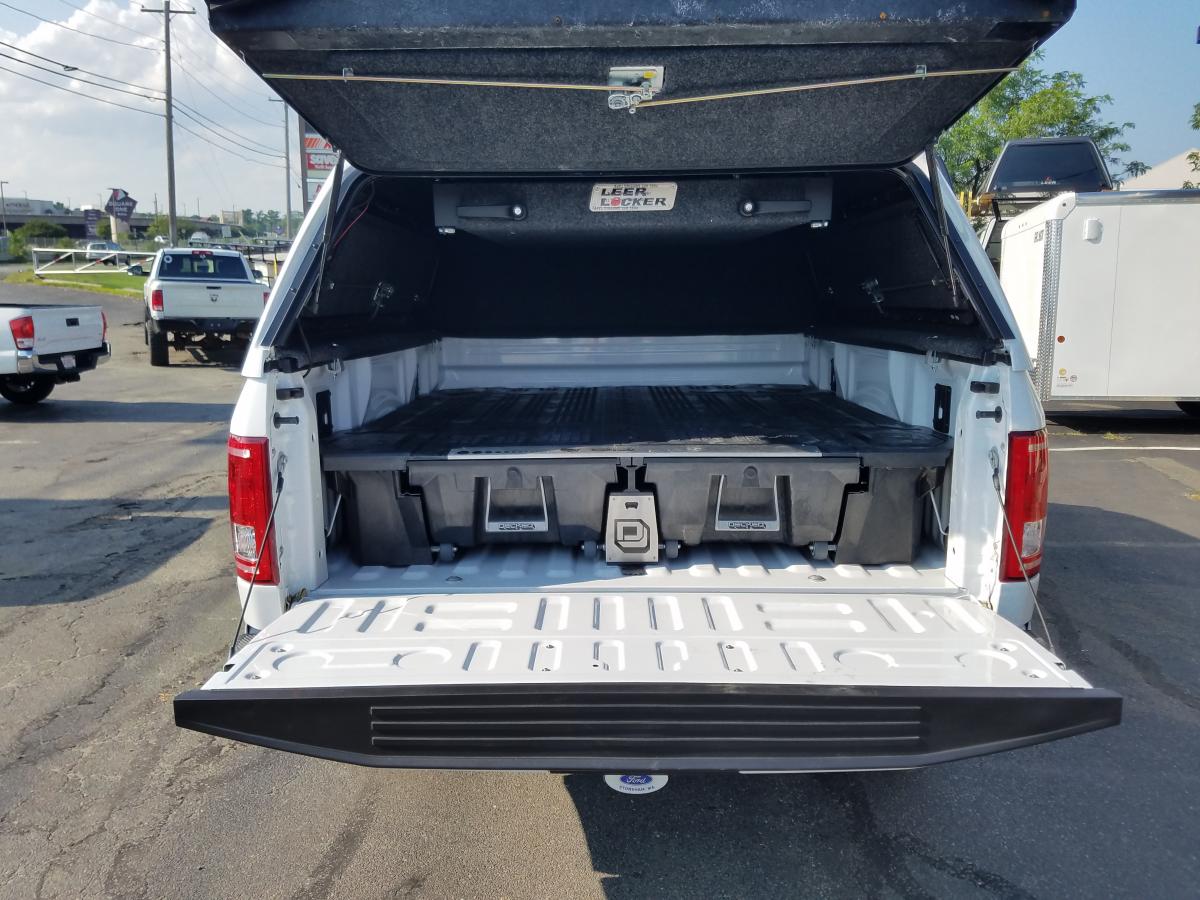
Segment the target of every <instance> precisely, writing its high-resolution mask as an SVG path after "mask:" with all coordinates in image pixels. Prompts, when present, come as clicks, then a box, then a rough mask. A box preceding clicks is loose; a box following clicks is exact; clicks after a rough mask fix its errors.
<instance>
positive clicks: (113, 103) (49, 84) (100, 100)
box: [0, 66, 162, 119]
mask: <svg viewBox="0 0 1200 900" xmlns="http://www.w3.org/2000/svg"><path fill="white" fill-rule="evenodd" d="M0 72H8V73H9V74H10V75H16V76H17V77H18V78H27V79H28V80H30V81H36V82H37V83H38V84H44V85H46V87H52V88H57V89H58V90H60V91H66V92H67V93H68V94H75V95H76V96H77V97H84V98H86V99H88V100H95V101H96V102H97V103H107V104H108V105H109V106H119V107H120V108H121V109H128V110H132V111H133V112H138V113H144V114H145V115H147V116H157V117H158V118H160V119H161V118H162V113H157V112H153V111H151V110H149V109H138V108H137V107H136V106H126V105H125V104H124V103H117V102H116V101H115V100H105V99H104V98H103V97H93V96H92V95H91V94H85V93H83V92H82V91H76V90H72V89H71V88H69V87H64V86H63V85H61V84H55V83H54V82H52V81H42V79H40V78H34V77H33V76H32V75H26V74H25V73H24V72H17V71H14V70H13V69H10V68H8V67H6V66H0Z"/></svg>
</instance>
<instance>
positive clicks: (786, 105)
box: [208, 0, 1075, 173]
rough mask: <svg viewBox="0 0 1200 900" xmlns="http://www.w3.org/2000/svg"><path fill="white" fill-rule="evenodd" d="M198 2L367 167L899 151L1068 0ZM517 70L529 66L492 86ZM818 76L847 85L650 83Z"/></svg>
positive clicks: (506, 167) (676, 168) (564, 165)
mask: <svg viewBox="0 0 1200 900" xmlns="http://www.w3.org/2000/svg"><path fill="white" fill-rule="evenodd" d="M208 2H209V9H210V16H209V19H210V23H211V27H212V30H213V32H214V33H215V34H216V35H217V36H218V37H220V38H221V39H222V40H223V41H225V42H226V43H227V44H228V45H229V46H230V47H232V48H233V49H234V50H235V51H236V52H237V53H238V54H239V55H240V56H242V57H244V59H245V60H246V62H247V63H248V64H249V65H250V66H251V67H252V68H253V69H254V70H255V71H257V72H258V73H260V74H261V75H263V77H264V78H265V79H266V80H267V82H268V83H269V84H270V85H271V86H272V87H273V88H274V89H275V90H277V91H278V92H279V93H280V95H282V96H283V98H284V99H286V100H287V101H288V102H289V103H290V104H291V105H292V106H294V107H295V108H296V109H297V110H298V111H299V112H300V114H301V115H302V116H303V117H304V118H305V119H307V120H308V121H309V122H310V123H312V124H313V125H314V126H315V127H316V128H317V129H318V130H319V131H320V132H321V133H322V134H324V135H325V136H326V137H327V138H329V139H330V140H331V141H332V142H333V143H334V144H335V145H337V146H338V147H340V148H341V149H343V150H344V151H345V153H346V155H347V157H348V158H349V159H350V161H351V162H353V163H354V164H355V165H356V166H358V167H359V168H362V169H365V170H368V171H372V172H376V173H443V172H445V173H449V172H458V173H475V172H491V173H548V172H614V173H615V172H653V171H670V172H684V171H697V170H709V171H711V170H752V169H778V168H805V167H807V168H822V167H845V166H854V165H876V166H878V165H897V164H900V163H903V162H906V161H908V160H910V159H912V158H913V156H915V155H916V154H917V153H918V152H920V150H921V149H922V148H923V147H925V146H926V145H927V144H928V143H930V142H931V141H933V140H934V139H936V138H937V136H938V135H939V134H940V133H941V132H942V130H943V129H945V128H946V127H948V126H949V125H950V124H951V123H953V122H954V121H955V120H956V119H957V118H958V117H959V116H961V115H962V114H963V113H964V112H966V110H968V109H969V108H970V107H971V106H972V105H973V104H974V103H975V101H976V100H978V99H979V98H980V97H981V96H982V95H983V94H984V93H986V92H987V91H988V90H989V89H990V88H991V87H992V86H993V85H995V84H996V83H997V81H999V80H1000V78H1002V77H1003V74H1004V70H1006V69H1008V68H1011V67H1015V66H1017V65H1019V64H1020V63H1021V61H1022V60H1024V59H1025V58H1026V57H1027V56H1028V55H1029V54H1030V53H1031V52H1032V51H1033V50H1034V49H1035V48H1036V47H1037V46H1038V45H1040V44H1041V43H1042V42H1043V41H1044V40H1045V39H1046V38H1047V37H1049V36H1050V35H1051V34H1053V33H1054V32H1055V31H1056V30H1057V29H1058V28H1059V27H1061V26H1062V25H1063V24H1064V23H1065V22H1066V21H1067V20H1068V19H1069V18H1070V16H1071V14H1072V12H1073V11H1074V8H1075V3H1074V0H1069V2H1064V0H1041V2H1032V0H972V2H971V3H956V4H951V3H946V2H944V0H902V2H898V3H893V4H889V5H887V6H886V7H884V6H881V5H879V4H875V3H866V2H859V0H782V2H778V3H744V2H741V0H711V2H704V3H674V2H665V0H615V2H608V3H595V2H591V0H554V2H549V0H530V2H524V3H513V2H511V0H475V2H471V3H444V2H428V0H354V2H346V3H329V2H326V0H270V2H262V0H208ZM655 67H660V68H659V69H656V68H655ZM622 68H625V69H628V70H629V71H628V72H625V73H624V74H623V73H622V71H621V70H622ZM639 72H640V73H643V74H638V73H639ZM970 72H973V73H974V74H966V73H970ZM630 73H632V74H630ZM647 73H653V74H654V77H653V78H651V79H650V81H651V83H652V88H653V94H654V96H653V98H652V99H651V102H643V103H642V105H641V106H640V107H639V109H638V112H637V114H636V115H629V113H628V110H627V109H626V108H625V105H624V104H623V103H622V101H621V100H620V99H616V100H614V99H613V94H621V93H622V92H623V91H628V90H630V89H631V88H633V89H636V87H637V85H638V84H639V82H640V80H642V79H643V77H644V75H645V74H647ZM894 78H895V79H900V80H890V79H894ZM378 79H393V80H391V81H387V80H378ZM623 79H624V80H623ZM881 79H883V80H881ZM864 80H865V81H864ZM438 82H443V83H438ZM445 82H456V83H445ZM462 82H488V83H490V86H481V85H478V84H476V85H474V86H472V85H468V84H464V83H462ZM514 82H519V83H522V84H524V85H525V86H524V87H513V86H503V85H511V84H512V83H514ZM830 82H838V83H840V86H837V87H822V88H819V89H816V90H805V91H801V92H784V93H767V94H757V95H752V96H739V97H735V98H731V99H724V100H713V101H707V102H689V103H683V104H679V105H662V104H661V103H660V101H668V102H670V101H675V100H678V99H683V98H695V97H704V96H708V95H712V94H724V93H729V92H734V93H738V92H746V91H755V90H760V89H768V90H770V89H775V88H780V87H795V86H801V85H825V84H828V83H830ZM846 82H850V83H849V84H847V83H846ZM853 82H862V83H853ZM497 84H499V85H501V86H497ZM530 85H532V86H530ZM538 85H556V86H557V87H554V88H553V89H545V88H542V87H538ZM564 86H565V87H564Z"/></svg>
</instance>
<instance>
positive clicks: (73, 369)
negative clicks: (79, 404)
mask: <svg viewBox="0 0 1200 900" xmlns="http://www.w3.org/2000/svg"><path fill="white" fill-rule="evenodd" d="M0 321H2V322H4V326H3V327H0V396H3V397H4V398H5V399H6V400H9V401H11V402H13V403H21V404H31V403H38V402H40V401H42V400H45V399H46V398H47V397H48V396H50V392H51V391H52V390H54V386H55V385H56V384H62V383H64V382H67V381H78V380H79V376H80V373H82V372H87V371H89V370H91V369H94V368H96V366H97V365H99V364H100V363H102V362H104V361H105V360H107V359H108V356H109V349H108V341H107V337H108V321H107V319H106V318H105V316H104V311H103V310H102V309H101V308H100V307H98V306H53V305H39V304H26V305H22V306H0Z"/></svg>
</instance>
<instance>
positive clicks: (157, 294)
mask: <svg viewBox="0 0 1200 900" xmlns="http://www.w3.org/2000/svg"><path fill="white" fill-rule="evenodd" d="M150 308H151V309H152V310H154V311H155V312H162V311H163V292H162V288H159V289H158V290H156V291H151V292H150Z"/></svg>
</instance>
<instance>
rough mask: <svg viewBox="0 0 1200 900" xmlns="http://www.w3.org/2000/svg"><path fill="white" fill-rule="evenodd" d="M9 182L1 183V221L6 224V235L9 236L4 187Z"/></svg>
mask: <svg viewBox="0 0 1200 900" xmlns="http://www.w3.org/2000/svg"><path fill="white" fill-rule="evenodd" d="M6 184H8V182H7V181H0V221H3V223H4V234H5V235H7V234H8V204H7V203H5V202H4V186H5V185H6Z"/></svg>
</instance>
